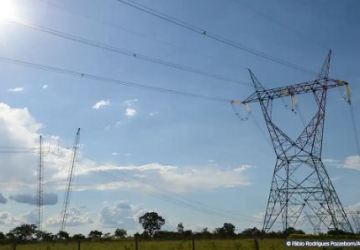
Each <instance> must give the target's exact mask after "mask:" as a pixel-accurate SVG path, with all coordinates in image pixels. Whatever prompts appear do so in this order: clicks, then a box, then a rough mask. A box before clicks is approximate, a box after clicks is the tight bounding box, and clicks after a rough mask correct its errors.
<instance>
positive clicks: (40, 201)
mask: <svg viewBox="0 0 360 250" xmlns="http://www.w3.org/2000/svg"><path fill="white" fill-rule="evenodd" d="M42 160H43V159H42V136H41V135H40V138H39V168H38V190H37V196H38V229H39V230H41V221H42V207H43V186H42V185H43V183H42V182H43V169H42V167H43V166H42Z"/></svg>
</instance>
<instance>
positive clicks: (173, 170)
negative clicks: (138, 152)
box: [76, 163, 251, 193]
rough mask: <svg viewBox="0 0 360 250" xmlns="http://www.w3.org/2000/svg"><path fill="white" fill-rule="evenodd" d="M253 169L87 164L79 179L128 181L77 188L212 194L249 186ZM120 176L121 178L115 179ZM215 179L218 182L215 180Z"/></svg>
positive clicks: (247, 167) (247, 166)
mask: <svg viewBox="0 0 360 250" xmlns="http://www.w3.org/2000/svg"><path fill="white" fill-rule="evenodd" d="M250 168H251V166H250V165H242V166H239V167H235V168H226V169H222V168H220V167H216V166H211V167H200V168H199V167H178V166H171V165H162V164H159V163H150V164H144V165H138V166H135V165H131V166H117V165H111V164H106V165H99V164H94V163H88V164H86V165H80V166H79V167H78V171H77V173H78V174H79V175H96V174H97V173H98V172H109V173H112V175H113V176H115V177H116V176H121V175H122V174H121V173H124V174H126V179H121V178H120V177H119V180H116V181H114V182H106V183H98V184H93V185H89V186H81V185H78V186H77V187H76V188H78V189H79V190H86V189H95V190H115V189H120V188H130V189H134V188H136V189H137V190H143V191H156V190H163V189H166V190H168V191H172V192H177V193H184V192H191V191H198V190H211V189H217V188H233V187H241V186H245V185H249V184H250V182H249V180H248V179H247V178H246V174H245V173H246V171H248V170H249V169H250ZM116 174H119V175H116ZM213 176H216V178H212V177H213Z"/></svg>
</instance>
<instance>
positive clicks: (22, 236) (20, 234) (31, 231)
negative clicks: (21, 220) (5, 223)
mask: <svg viewBox="0 0 360 250" xmlns="http://www.w3.org/2000/svg"><path fill="white" fill-rule="evenodd" d="M9 233H11V234H12V236H13V237H14V239H16V240H19V241H26V240H32V239H34V238H35V233H36V226H35V225H34V224H31V225H30V224H22V225H21V226H18V227H15V228H14V229H12V230H11V231H10V232H9Z"/></svg>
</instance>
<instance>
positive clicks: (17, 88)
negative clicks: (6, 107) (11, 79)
mask: <svg viewBox="0 0 360 250" xmlns="http://www.w3.org/2000/svg"><path fill="white" fill-rule="evenodd" d="M8 91H9V92H22V91H24V88H23V87H16V88H12V89H8Z"/></svg>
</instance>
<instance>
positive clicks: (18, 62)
mask: <svg viewBox="0 0 360 250" xmlns="http://www.w3.org/2000/svg"><path fill="white" fill-rule="evenodd" d="M0 62H3V63H7V64H13V65H20V66H23V67H28V68H33V69H38V70H43V71H48V72H54V73H58V74H63V75H69V76H72V77H77V78H83V79H89V80H93V81H99V82H108V83H113V84H117V85H122V86H126V87H133V88H141V89H146V90H152V91H156V92H161V93H168V94H174V95H182V96H187V97H193V98H199V99H206V100H210V101H216V102H222V103H230V102H231V100H229V99H225V98H221V97H212V96H206V95H200V94H195V93H190V92H183V91H180V90H174V89H169V88H163V87H157V86H150V85H145V84H141V83H135V82H130V81H124V80H119V79H113V78H109V77H104V76H99V75H94V74H88V73H82V72H78V71H73V70H69V69H65V68H60V67H54V66H49V65H44V64H37V63H33V62H28V61H22V60H18V59H12V58H7V57H2V56H0Z"/></svg>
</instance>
